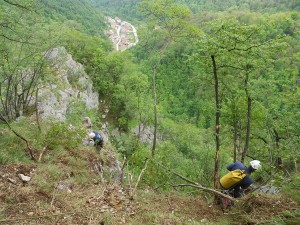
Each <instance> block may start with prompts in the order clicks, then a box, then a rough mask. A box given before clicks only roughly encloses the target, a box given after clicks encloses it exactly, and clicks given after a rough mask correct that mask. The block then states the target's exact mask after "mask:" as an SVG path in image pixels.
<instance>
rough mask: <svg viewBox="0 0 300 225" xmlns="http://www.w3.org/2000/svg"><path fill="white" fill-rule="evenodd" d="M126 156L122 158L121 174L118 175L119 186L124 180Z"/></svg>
mask: <svg viewBox="0 0 300 225" xmlns="http://www.w3.org/2000/svg"><path fill="white" fill-rule="evenodd" d="M126 161H127V160H126V156H124V160H123V163H122V167H121V173H120V184H121V185H122V184H123V179H124V168H125V165H126Z"/></svg>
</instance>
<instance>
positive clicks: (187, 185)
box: [177, 184, 236, 201]
mask: <svg viewBox="0 0 300 225" xmlns="http://www.w3.org/2000/svg"><path fill="white" fill-rule="evenodd" d="M177 186H178V187H193V188H196V189H200V190H203V191H207V192H210V193H213V194H215V195H218V196H221V197H224V198H227V199H230V200H231V201H236V199H234V198H232V197H230V196H229V195H226V194H223V193H222V192H219V191H217V190H215V189H212V188H207V187H203V186H199V185H194V184H178V185H177Z"/></svg>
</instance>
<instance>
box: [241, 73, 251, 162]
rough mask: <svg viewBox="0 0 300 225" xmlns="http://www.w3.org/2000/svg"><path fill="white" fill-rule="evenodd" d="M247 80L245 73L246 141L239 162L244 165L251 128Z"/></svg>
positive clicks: (247, 76)
mask: <svg viewBox="0 0 300 225" xmlns="http://www.w3.org/2000/svg"><path fill="white" fill-rule="evenodd" d="M248 79H249V74H248V72H247V73H246V78H245V92H246V96H247V133H246V139H245V146H244V150H243V153H242V158H241V162H242V163H244V161H245V158H246V155H247V152H248V148H249V140H250V128H251V104H252V99H251V97H250V95H249V91H248Z"/></svg>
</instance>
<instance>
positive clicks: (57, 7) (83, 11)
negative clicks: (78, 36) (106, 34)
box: [40, 0, 105, 35]
mask: <svg viewBox="0 0 300 225" xmlns="http://www.w3.org/2000/svg"><path fill="white" fill-rule="evenodd" d="M40 4H41V10H42V12H43V15H44V16H45V17H47V18H50V19H52V20H55V21H59V22H65V21H68V23H69V24H70V26H71V25H72V26H75V27H76V28H77V29H78V30H80V31H81V32H83V33H88V34H90V35H95V34H101V33H102V31H103V29H104V28H105V23H104V18H103V15H102V14H101V13H100V11H98V10H96V9H95V6H94V5H93V4H92V3H91V2H90V1H88V0H75V1H74V0H65V1H59V0H42V1H41V3H40Z"/></svg>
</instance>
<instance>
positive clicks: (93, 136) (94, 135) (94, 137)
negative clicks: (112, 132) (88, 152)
mask: <svg viewBox="0 0 300 225" xmlns="http://www.w3.org/2000/svg"><path fill="white" fill-rule="evenodd" d="M89 139H90V141H93V142H94V146H95V147H96V149H97V150H100V149H101V148H103V138H102V136H101V135H100V134H99V133H98V131H96V130H94V131H93V132H91V133H89Z"/></svg>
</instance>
